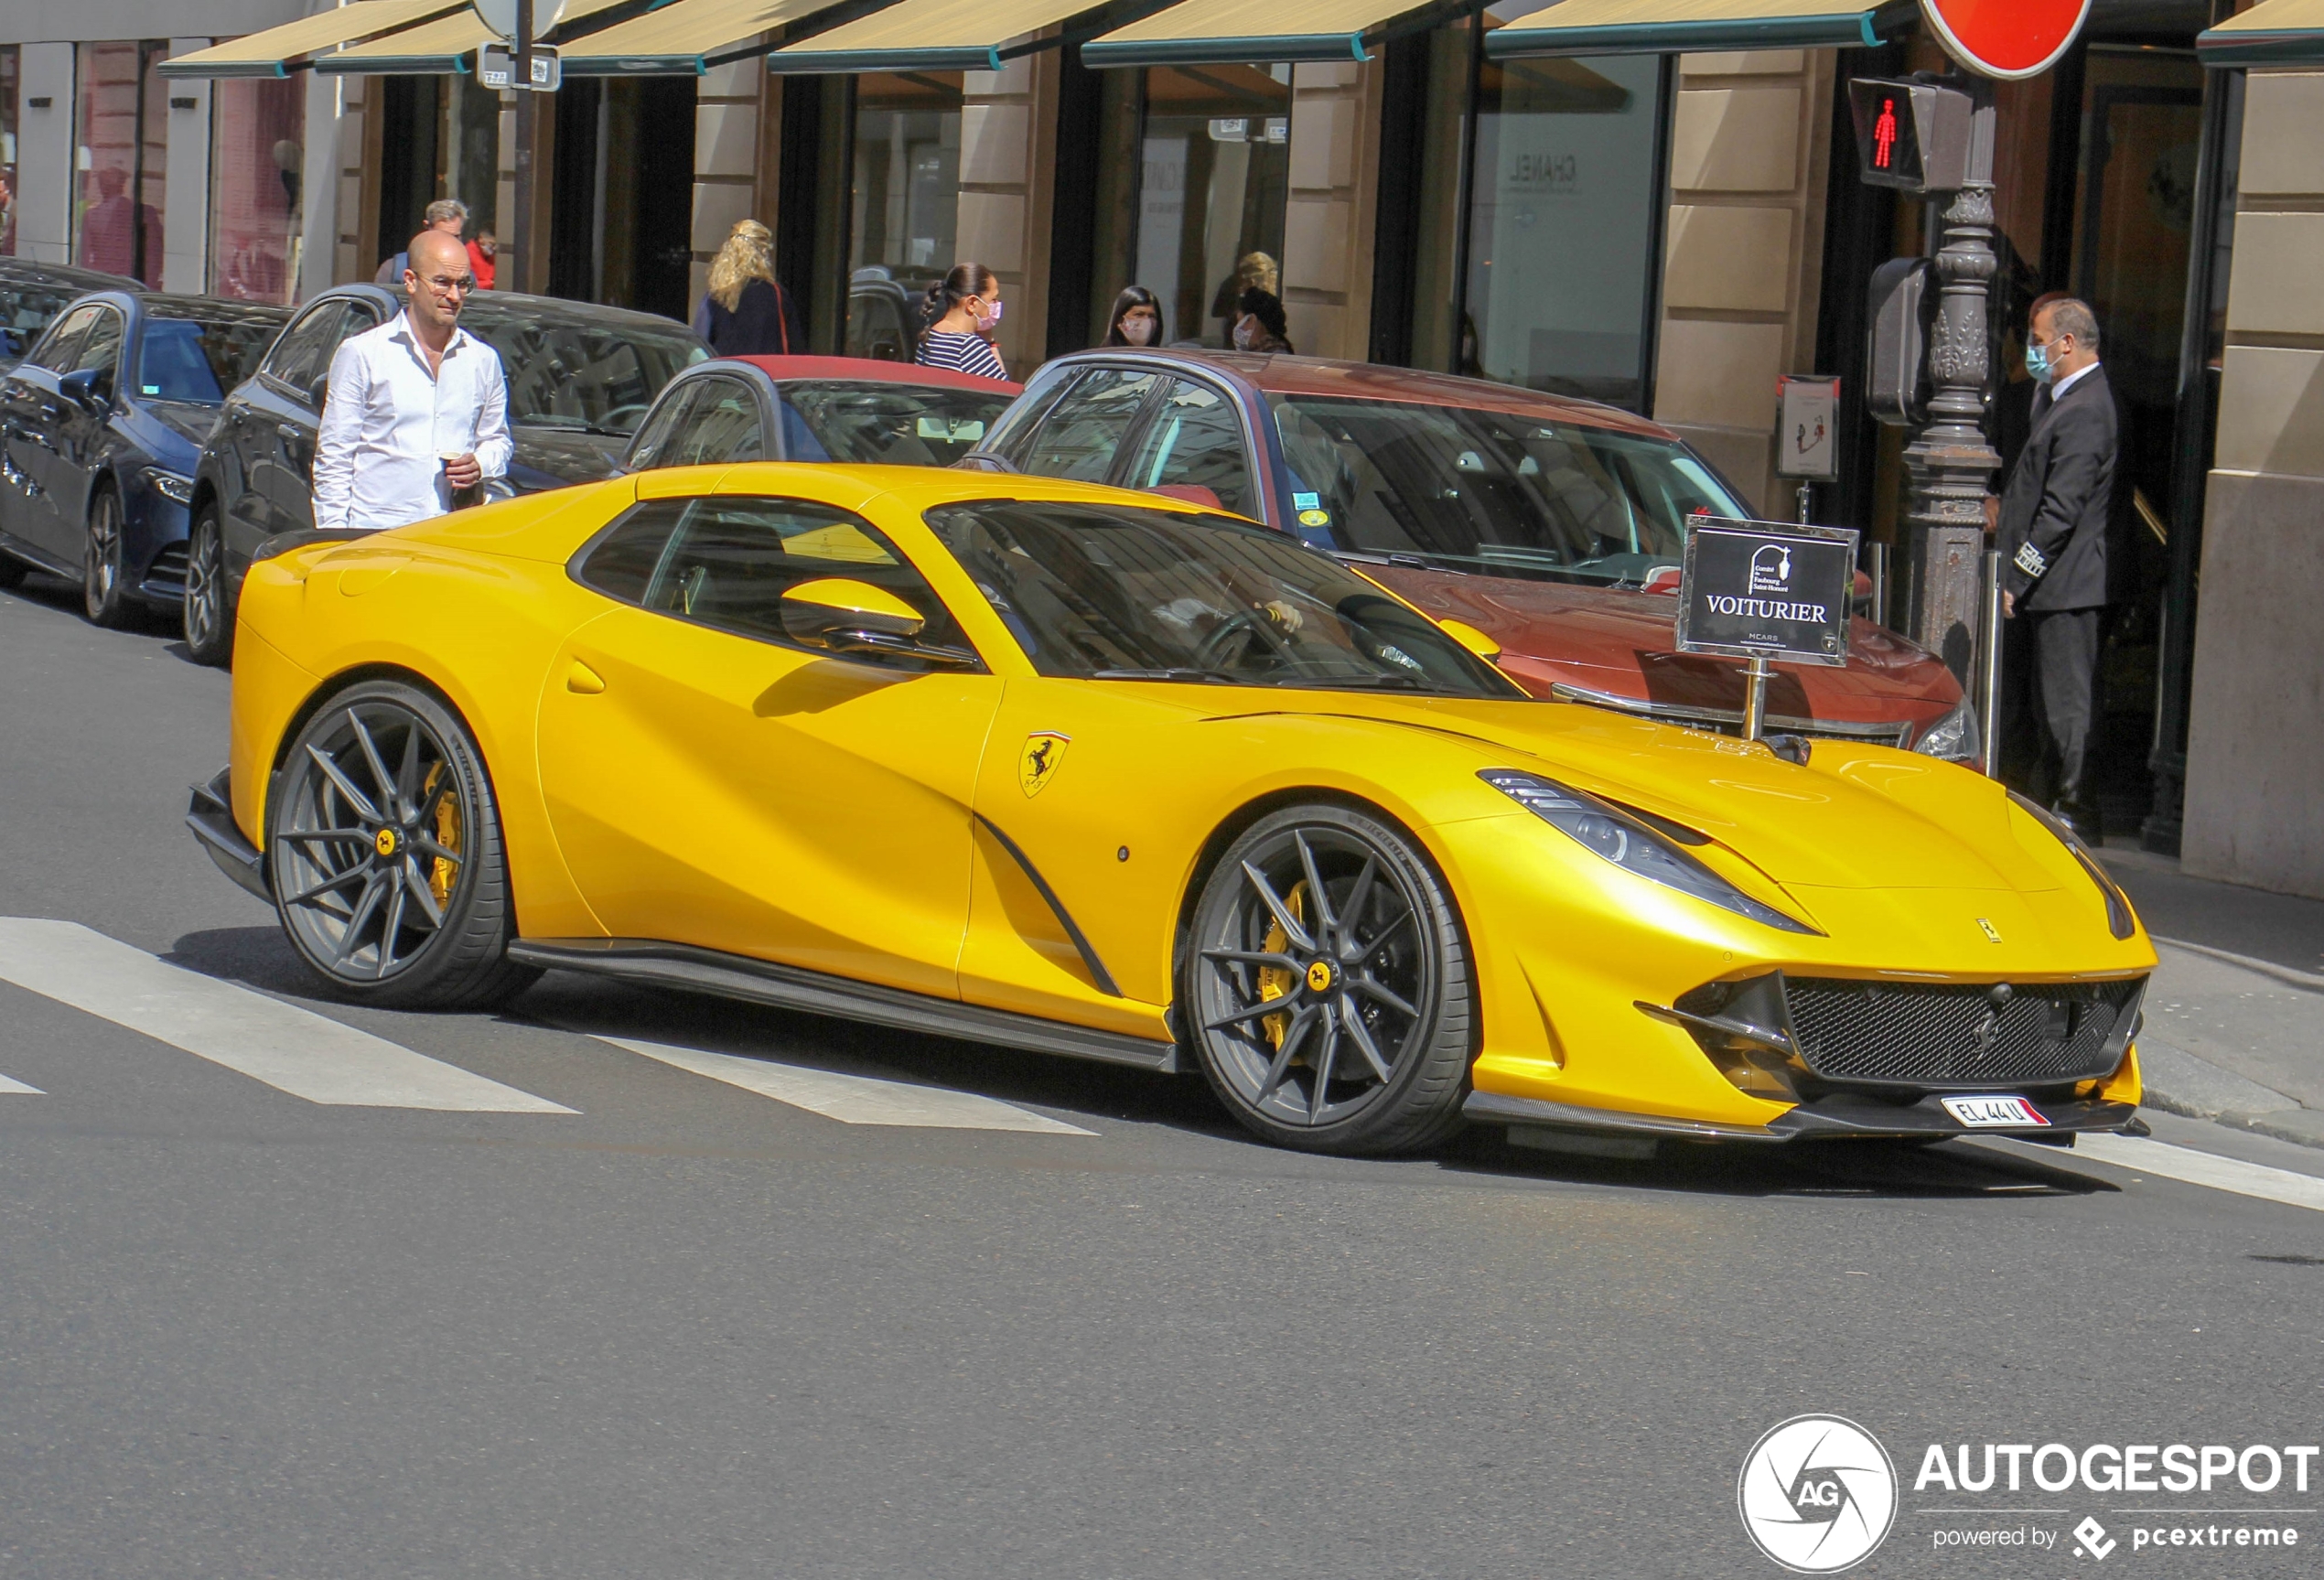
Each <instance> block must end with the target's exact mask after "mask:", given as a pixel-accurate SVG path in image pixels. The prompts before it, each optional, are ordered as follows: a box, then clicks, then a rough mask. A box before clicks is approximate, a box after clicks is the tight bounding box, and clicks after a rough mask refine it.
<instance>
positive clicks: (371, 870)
mask: <svg viewBox="0 0 2324 1580" xmlns="http://www.w3.org/2000/svg"><path fill="white" fill-rule="evenodd" d="M188 822H190V823H191V825H192V827H193V829H194V831H195V833H197V834H198V835H199V837H200V838H201V840H202V841H203V843H204V844H205V845H206V846H207V848H208V849H209V850H210V853H211V854H212V855H213V856H214V857H215V858H216V859H217V861H218V863H219V865H221V867H222V868H223V869H224V870H226V871H227V873H228V874H229V875H230V876H234V877H235V878H237V880H238V881H240V882H242V884H243V885H244V886H245V887H249V888H250V889H252V890H253V892H255V893H257V894H259V895H261V896H262V897H264V898H266V899H267V900H268V902H269V903H270V904H272V905H273V906H274V908H276V910H277V912H278V913H279V915H280V917H281V919H282V925H283V928H284V930H285V932H286V933H287V934H288V935H289V938H290V940H291V942H292V943H293V945H295V946H296V950H297V951H298V953H299V954H300V955H301V956H302V957H303V958H304V959H305V961H306V962H307V964H308V965H310V966H311V967H312V968H313V969H314V972H315V973H316V974H317V976H318V977H320V978H321V979H322V980H323V981H324V982H325V983H328V986H329V987H330V988H331V989H332V990H334V991H335V992H337V993H339V994H342V995H344V996H346V997H347V998H350V999H351V1000H355V1001H359V1002H365V1003H371V1004H380V1005H404V1006H415V1007H442V1008H457V1007H464V1006H477V1005H486V1004H490V1003H492V1002H495V1001H498V1000H500V999H502V998H504V997H506V996H508V995H509V994H514V993H516V992H518V991H519V990H521V989H522V988H523V987H524V986H525V985H526V984H527V983H530V982H531V981H533V978H534V977H535V976H536V975H537V974H538V973H541V972H543V971H545V970H567V971H581V972H595V973H604V974H607V975H609V976H614V977H619V978H624V979H628V980H630V981H635V982H640V983H657V984H661V985H663V986H670V987H680V988H693V989H697V990H701V991H705V992H709V993H715V994H727V995H731V996H735V997H739V998H744V999H748V1000H753V1001H757V1002H760V1003H764V1004H769V1005H781V1006H784V1007H786V1008H790V1009H794V1010H805V1011H810V1012H812V1013H816V1014H820V1015H828V1016H848V1017H853V1018H856V1019H860V1020H866V1021H871V1022H877V1023H879V1024H882V1025H886V1026H898V1027H907V1028H910V1029H913V1030H920V1031H927V1032H934V1033H940V1034H943V1035H948V1036H952V1037H965V1038H970V1039H974V1040H980V1041H984V1042H989V1043H998V1044H1006V1045H1010V1046H1014V1047H1017V1048H1033V1049H1039V1050H1045V1051H1048V1052H1051V1053H1057V1054H1065V1055H1075V1056H1080V1057H1083V1058H1089V1059H1105V1060H1111V1061H1114V1062H1117V1063H1125V1064H1130V1065H1136V1066H1141V1067H1144V1068H1146V1069H1152V1070H1155V1071H1160V1072H1168V1071H1175V1070H1178V1069H1182V1068H1184V1066H1185V1064H1186V1063H1187V1062H1188V1061H1191V1062H1192V1063H1193V1064H1195V1065H1197V1066H1199V1067H1200V1069H1201V1071H1202V1073H1203V1075H1204V1076H1205V1077H1206V1078H1207V1079H1208V1080H1209V1082H1210V1086H1211V1087H1212V1089H1213V1090H1214V1091H1216V1092H1217V1094H1218V1097H1219V1100H1220V1101H1221V1102H1222V1103H1224V1104H1225V1105H1226V1107H1227V1108H1228V1109H1229V1110H1230V1111H1231V1112H1232V1113H1233V1114H1234V1116H1235V1117H1236V1118H1237V1119H1238V1120H1240V1121H1241V1122H1242V1123H1243V1124H1245V1125H1247V1126H1248V1127H1249V1128H1250V1129H1251V1130H1253V1131H1254V1132H1256V1133H1257V1134H1259V1135H1261V1136H1263V1137H1264V1138H1265V1139H1266V1140H1268V1141H1271V1142H1275V1143H1278V1144H1281V1145H1289V1146H1300V1147H1310V1148H1316V1149H1322V1150H1330V1151H1337V1152H1387V1151H1393V1150H1401V1149H1407V1148H1414V1147H1420V1146H1424V1145H1428V1144H1429V1143H1431V1142H1432V1141H1434V1140H1436V1139H1437V1138H1439V1137H1442V1136H1444V1135H1446V1134H1447V1133H1448V1132H1449V1131H1451V1130H1452V1129H1453V1128H1454V1127H1456V1126H1458V1124H1460V1123H1462V1122H1463V1120H1464V1118H1466V1119H1469V1120H1481V1121H1486V1122H1490V1123H1501V1124H1507V1125H1510V1126H1512V1127H1515V1128H1519V1129H1520V1130H1521V1131H1522V1129H1523V1128H1525V1127H1531V1128H1533V1129H1537V1130H1540V1131H1546V1132H1553V1133H1564V1134H1566V1135H1569V1136H1570V1135H1573V1134H1576V1133H1581V1134H1584V1135H1585V1136H1594V1137H1595V1138H1596V1139H1595V1141H1586V1142H1584V1143H1583V1145H1606V1137H1607V1135H1608V1133H1613V1134H1615V1135H1616V1136H1617V1137H1619V1136H1624V1135H1627V1136H1628V1137H1629V1138H1630V1141H1631V1142H1632V1143H1634V1142H1635V1141H1638V1140H1641V1139H1650V1140H1651V1139H1652V1138H1654V1137H1658V1136H1675V1137H1685V1138H1692V1139H1696V1140H1717V1139H1732V1140H1737V1141H1747V1140H1748V1141H1756V1142H1769V1141H1788V1140H1796V1139H1808V1138H1819V1137H1846V1136H1888V1137H1901V1138H1906V1139H1909V1140H1916V1141H1925V1140H1934V1139H1942V1138H1943V1137H1947V1136H1954V1135H1960V1134H1974V1133H1983V1132H1988V1131H1989V1132H1993V1133H1996V1134H2010V1135H2017V1136H2025V1137H2035V1138H2048V1139H2052V1140H2059V1139H2064V1138H2066V1137H2069V1136H2071V1134H2073V1133H2074V1132H2076V1131H2080V1130H2122V1129H2125V1128H2136V1127H2137V1120H2136V1113H2135V1111H2136V1105H2137V1102H2138V1096H2139V1080H2138V1072H2137V1058H2136V1052H2135V1050H2134V1049H2133V1048H2132V1045H2131V1039H2132V1037H2133V1036H2134V1035H2135V1033H2136V1026H2137V1020H2138V1006H2139V995H2140V993H2141V991H2142V989H2143V987H2144V984H2145V981H2146V973H2148V972H2149V970H2150V969H2151V968H2152V967H2153V965H2154V963H2155V956H2154V952H2153V951H2152V949H2151V948H2150V947H2149V945H2148V942H2147V940H2146V935H2145V933H2144V932H2143V931H2142V930H2141V929H2140V927H2139V924H2138V921H2137V919H2136V916H2135V915H2134V914H2133V912H2132V910H2131V908H2130V906H2129V903H2128V902H2127V901H2126V900H2125V898H2124V897H2123V896H2122V894H2121V893H2120V892H2119V891H2118V890H2117V889H2116V887H2114V884H2113V883H2112V881H2110V879H2109V878H2108V876H2107V875H2106V873H2105V872H2104V870H2103V868H2102V867H2100V866H2099V865H2098V864H2097V862H2096V861H2095V859H2094V858H2093V856H2092V855H2091V854H2090V853H2089V852H2088V851H2086V850H2085V849H2083V848H2082V845H2081V844H2078V843H2077V842H2076V841H2075V839H2074V838H2073V836H2072V834H2071V832H2070V831H2068V830H2066V829H2065V828H2063V827H2062V826H2060V825H2059V824H2058V823H2056V822H2053V821H2051V820H2050V818H2049V817H2048V816H2047V815H2046V814H2045V813H2044V812H2043V811H2040V810H2039V809H2038V808H2036V807H2034V806H2032V805H2030V804H2028V803H2027V802H2024V801H2019V800H2017V799H2016V798H2014V797H2013V796H2011V795H2010V794H2009V793H2008V792H2007V791H2006V790H2004V789H2003V788H2002V787H2001V786H1999V785H1997V784H1996V783H1993V782H1992V781H1990V780H1988V779H1982V778H1979V777H1978V776H1976V775H1975V774H1974V773H1971V772H1969V771H1967V770H1965V769H1961V768H1958V767H1955V766H1953V765H1951V764H1948V763H1945V762H1942V761H1938V760H1936V759H1934V758H1929V757H1925V756H1920V755H1916V754H1913V753H1909V752H1900V751H1893V750H1889V749H1887V748H1884V747H1874V746H1857V745H1851V744H1847V743H1843V742H1834V741H1826V740H1818V741H1815V742H1813V744H1812V745H1811V744H1810V743H1807V742H1804V741H1777V742H1775V743H1773V744H1772V745H1770V743H1766V742H1754V743H1747V742H1744V741H1741V740H1739V739H1735V738H1731V737H1727V736H1717V735H1710V734H1702V733H1695V732H1693V731H1689V730H1685V729H1679V728H1673V727H1671V726H1664V725H1661V724H1657V723H1653V722H1652V721H1649V720H1645V719H1641V718H1636V717H1630V716H1625V715H1617V714H1613V713H1609V712H1605V711H1602V710H1599V709H1596V708H1592V707H1588V706H1585V705H1579V704H1564V703H1544V702H1535V701H1531V700H1528V699H1527V698H1525V697H1524V696H1523V695H1522V693H1520V692H1519V691H1518V690H1517V688H1516V687H1515V686H1514V685H1512V684H1510V683H1508V682H1506V681H1505V680H1504V679H1503V678H1502V677H1501V674H1500V672H1498V671H1497V670H1495V669H1494V667H1493V666H1492V664H1491V663H1490V643H1489V642H1488V641H1487V640H1485V639H1484V638H1483V637H1482V636H1481V635H1480V634H1479V633H1477V632H1475V631H1473V630H1470V629H1467V628H1462V627H1440V626H1438V625H1436V624H1434V623H1432V622H1431V621H1430V620H1428V619H1427V618H1425V617H1424V616H1422V615H1421V614H1419V613H1418V612H1417V611H1415V609H1413V608H1412V607H1409V606H1408V605H1406V604H1404V603H1403V602H1402V601H1400V600H1399V599H1397V598H1396V597H1393V596H1392V595H1391V594H1389V593H1387V592H1385V591H1383V589H1382V588H1381V587H1380V586H1377V585H1375V584H1374V583H1372V582H1371V581H1369V580H1367V579H1366V578H1365V577H1364V576H1363V575H1361V574H1360V572H1359V570H1358V569H1356V568H1353V567H1351V566H1350V565H1349V564H1343V563H1341V562H1340V561H1338V560H1335V559H1333V558H1332V557H1330V556H1329V555H1327V554H1321V553H1319V552H1318V551H1316V550H1314V549H1311V548H1308V547H1307V546H1305V545H1303V544H1301V543H1296V542H1294V541H1293V540H1291V539H1289V538H1286V537H1285V536H1283V535H1282V534H1280V533H1276V532H1265V531H1262V530H1260V529H1258V528H1256V527H1254V526H1252V525H1251V524H1249V523H1247V522H1244V521H1238V520H1234V519H1232V518H1229V517H1225V516H1221V515H1220V514H1218V513H1216V512H1215V511H1205V510H1203V509H1202V508H1200V506H1198V505H1194V504H1186V503H1181V502H1179V501H1176V500H1168V499H1157V498H1156V497H1155V496H1153V495H1146V494H1138V495H1133V494H1126V493H1118V492H1114V491H1112V490H1109V489H1101V488H1094V487H1086V486H1082V485H1078V484H1071V483H1060V482H1050V481H1044V480H1036V479H1030V478H1017V477H1008V476H996V475H993V474H987V473H966V472H956V471H932V470H905V469H884V468H830V467H799V466H781V465H750V466H735V467H729V468H687V469H678V470H672V471H658V472H651V473H647V474H644V475H642V476H638V477H631V478H621V479H619V480H616V481H610V482H606V483H602V484H596V485H589V486H585V487H581V488H577V489H565V490H563V491H560V492H556V493H552V494H543V495H540V496H537V497H534V498H530V499H526V500H516V501H512V502H510V503H507V504H501V505H497V506H492V507H490V508H487V509H482V510H475V511H465V512H462V513H459V514H457V515H452V516H448V517H444V518H440V519H438V520H436V521H428V522H425V523H422V524H419V525H415V526H412V527H407V528H403V529H401V530H399V531H395V532H383V533H381V534H379V535H377V536H375V537H371V538H368V539H364V540H361V541H358V542H353V543H317V544H311V545H308V546H304V547H298V548H295V549H292V550H290V551H288V552H285V553H283V554H279V555H277V556H275V557H274V558H271V559H266V560H264V561H263V562H262V563H260V564H256V565H255V566H253V569H252V571H251V573H250V577H249V582H248V586H247V589H246V590H245V592H244V593H243V596H242V609H241V621H240V627H239V630H238V632H237V634H236V639H235V647H234V693H233V739H232V748H231V763H230V766H229V768H228V769H226V770H225V771H224V772H222V773H221V775H220V776H219V777H218V778H217V779H213V780H212V781H210V783H209V784H207V785H204V786H201V787H199V788H198V789H197V790H196V791H195V794H194V801H193V807H192V810H191V812H190V815H189V818H188ZM1543 1139H1550V1138H1547V1137H1544V1138H1543ZM1624 1145H1626V1144H1624Z"/></svg>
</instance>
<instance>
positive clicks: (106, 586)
mask: <svg viewBox="0 0 2324 1580" xmlns="http://www.w3.org/2000/svg"><path fill="white" fill-rule="evenodd" d="M121 577H122V570H121V496H120V495H119V494H116V493H114V492H113V489H111V488H110V487H107V488H102V489H98V490H97V497H96V498H95V499H93V500H90V501H89V543H88V547H87V548H86V549H84V550H83V551H82V556H81V613H83V614H85V615H87V616H88V617H89V623H90V624H91V625H92V626H107V627H119V626H121V625H124V624H125V623H126V622H127V620H128V618H129V600H128V599H127V598H126V597H124V596H123V594H122V587H121Z"/></svg>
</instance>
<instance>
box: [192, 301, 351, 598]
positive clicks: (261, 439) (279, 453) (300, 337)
mask: <svg viewBox="0 0 2324 1580" xmlns="http://www.w3.org/2000/svg"><path fill="white" fill-rule="evenodd" d="M346 314H347V304H346V303H345V302H343V301H340V300H339V299H337V298H332V299H330V300H328V301H323V302H318V303H317V304H316V305H315V306H312V307H309V308H308V309H307V311H306V312H305V313H303V314H302V315H300V316H299V317H298V318H297V319H296V320H295V321H294V322H293V323H292V325H291V327H290V328H287V329H285V330H284V331H283V333H282V334H281V335H279V336H277V337H276V338H275V340H274V345H272V346H271V347H269V348H267V351H266V355H265V357H264V359H263V360H261V361H260V362H259V364H258V376H257V377H256V378H254V379H251V380H248V381H246V382H243V383H242V385H241V386H240V387H239V388H238V389H236V390H235V391H234V392H232V393H231V394H230V395H229V396H228V397H227V399H226V404H225V408H224V412H223V414H222V416H223V425H222V432H223V434H224V437H225V443H226V446H227V449H228V452H229V457H230V458H229V462H228V466H227V468H226V469H227V472H228V476H227V477H226V478H224V479H223V499H222V510H221V516H222V518H223V525H224V529H225V533H226V546H227V551H228V553H229V554H230V555H231V556H232V557H233V558H234V559H236V560H241V559H243V558H246V557H247V556H248V555H249V554H250V553H251V551H252V550H253V549H254V548H255V547H257V545H258V544H259V543H261V542H263V541H264V540H265V539H267V538H270V537H273V536H274V534H275V533H276V532H287V531H289V530H290V529H289V528H287V527H285V526H284V525H283V524H282V517H281V514H280V506H279V503H278V500H279V498H280V495H281V493H282V488H283V485H282V481H281V479H280V478H277V477H276V476H275V473H276V472H277V471H278V470H279V469H280V468H281V467H282V465H283V464H284V458H285V448H284V446H285V443H286V440H285V435H283V433H282V432H281V431H280V430H281V428H282V427H284V426H292V427H295V425H296V422H295V419H296V412H297V407H298V405H299V403H300V402H301V400H302V399H303V398H304V396H305V393H306V392H307V390H308V389H309V387H310V386H311V385H312V384H313V382H314V380H315V377H316V373H317V369H318V367H320V366H321V365H323V364H322V359H323V357H324V356H325V355H326V352H327V349H328V348H329V347H331V346H333V345H335V344H336V343H337V342H336V340H335V339H334V336H335V335H336V333H337V331H338V328H339V323H340V322H341V320H342V319H344V317H346Z"/></svg>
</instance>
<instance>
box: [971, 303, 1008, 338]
mask: <svg viewBox="0 0 2324 1580" xmlns="http://www.w3.org/2000/svg"><path fill="white" fill-rule="evenodd" d="M1005 306H1008V304H1007V303H1006V302H995V303H994V304H993V313H992V317H985V318H979V319H977V320H976V328H977V329H978V331H979V332H981V333H983V334H987V335H989V334H991V333H992V332H993V331H994V330H995V329H997V328H1000V327H1001V309H1002V308H1003V307H1005Z"/></svg>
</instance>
